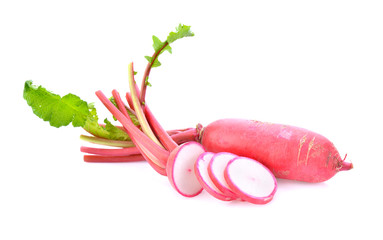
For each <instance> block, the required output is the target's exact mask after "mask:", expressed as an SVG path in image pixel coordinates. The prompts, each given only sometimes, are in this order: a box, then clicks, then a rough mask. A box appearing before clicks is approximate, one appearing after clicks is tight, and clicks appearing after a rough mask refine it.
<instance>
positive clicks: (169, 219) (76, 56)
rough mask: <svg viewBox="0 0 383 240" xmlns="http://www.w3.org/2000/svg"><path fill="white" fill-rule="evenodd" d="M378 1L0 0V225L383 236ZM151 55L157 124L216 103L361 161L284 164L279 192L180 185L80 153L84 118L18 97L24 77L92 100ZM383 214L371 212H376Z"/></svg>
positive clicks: (252, 235) (210, 234) (8, 236)
mask: <svg viewBox="0 0 383 240" xmlns="http://www.w3.org/2000/svg"><path fill="white" fill-rule="evenodd" d="M382 12H383V6H382V2H381V1H368V0H365V1H337V0H331V1H327V0H324V1H296V0H291V1H241V0H237V1H206V0H205V1H188V2H183V1H173V2H172V1H164V0H163V1H81V0H76V1H17V0H12V1H11V0H10V1H7V0H5V1H1V3H0V79H1V84H2V85H1V90H2V91H1V95H0V96H1V120H0V121H1V123H0V125H1V126H2V130H1V139H2V144H1V155H0V195H1V196H0V239H4V240H13V239H40V240H43V239H55V240H58V239H92V240H98V239H108V240H109V239H113V240H119V239H208V238H211V239H329V238H331V239H335V238H336V237H342V239H347V238H348V237H355V238H353V239H359V238H369V239H382V233H381V223H380V222H379V221H380V218H381V215H382V214H383V211H382V202H383V198H382V187H381V186H382V185H381V184H380V183H381V182H382V180H381V179H382V178H381V175H382V174H381V173H382V165H383V164H382V160H383V157H382V146H383V144H382V143H383V140H382V134H383V118H382V114H381V112H382V103H383V97H382V85H381V84H380V82H381V81H382V80H383V69H382V66H383V57H382V56H383V47H382V46H383V44H382V43H383V34H382V33H383V31H382V27H383V14H382ZM179 23H183V24H187V25H191V26H192V30H193V31H194V32H195V37H193V38H187V39H182V40H180V41H177V42H175V43H174V44H173V45H172V47H173V54H172V55H170V54H169V53H167V52H166V53H164V54H163V55H162V56H161V57H160V61H161V62H162V64H163V65H162V66H161V67H160V68H156V69H153V70H152V75H151V83H152V85H153V87H152V88H149V89H148V96H147V103H148V104H150V106H151V109H152V111H153V112H154V113H155V115H156V116H157V118H158V120H159V121H160V122H161V123H162V124H163V126H164V127H165V128H166V129H175V128H183V127H193V126H195V125H196V124H197V123H202V124H203V125H207V124H208V123H210V122H212V121H214V120H216V119H220V118H225V117H238V118H248V119H257V120H261V121H268V122H275V123H284V124H290V125H296V126H300V127H304V128H308V129H311V130H313V131H315V132H318V133H321V134H322V135H325V136H326V137H328V138H329V139H330V140H331V141H333V142H334V143H335V145H336V146H337V148H338V150H339V152H340V154H341V155H342V156H344V155H345V154H346V153H347V154H348V157H347V159H348V161H352V162H353V164H354V167H355V168H354V169H353V170H351V171H348V172H341V173H339V174H337V175H336V176H335V177H334V178H332V179H331V180H329V181H327V182H325V183H319V184H307V183H300V182H294V181H286V180H278V184H279V188H278V191H277V193H276V195H275V198H274V200H273V201H272V202H270V203H269V204H267V205H264V206H261V205H253V204H249V203H245V202H222V201H219V200H217V199H214V198H212V197H211V196H209V195H208V194H207V193H206V192H203V193H202V194H201V195H199V196H197V197H194V198H185V197H182V196H181V195H179V194H177V193H176V192H175V191H174V190H173V189H172V187H171V186H170V184H169V182H168V180H167V178H165V177H162V176H160V175H158V174H157V173H156V172H155V171H153V170H152V169H151V168H150V167H149V166H148V164H146V163H145V162H138V163H128V164H89V163H84V162H83V159H82V157H83V155H82V153H80V151H79V148H80V146H81V145H82V144H83V142H81V141H80V140H79V135H80V134H83V133H84V132H83V131H82V129H75V128H72V127H66V128H60V129H55V128H53V127H50V126H49V124H48V123H46V122H43V121H42V120H41V119H39V118H37V117H36V116H35V115H33V113H32V111H31V109H30V108H29V107H28V106H27V104H26V102H25V101H24V100H23V98H22V90H23V85H24V81H25V80H29V79H31V80H33V81H34V82H35V83H36V84H41V85H43V86H44V87H46V88H47V89H50V90H52V91H54V92H56V93H59V94H66V93H69V92H71V93H74V94H77V95H79V96H80V97H81V98H82V99H84V100H87V101H88V102H96V107H97V108H98V111H99V115H100V116H101V118H104V117H109V118H110V116H109V115H108V114H107V112H106V111H105V110H104V108H103V106H102V105H101V104H100V103H99V102H98V100H97V98H96V97H95V95H94V92H95V91H96V90H103V92H104V93H106V94H109V93H110V91H111V90H113V89H114V88H115V89H118V90H119V91H120V92H125V91H127V90H128V83H127V65H128V63H129V62H131V61H134V64H135V70H136V71H137V72H138V78H137V80H140V78H139V77H140V76H142V75H141V74H142V73H143V71H144V68H145V65H146V60H145V59H144V56H145V55H151V54H152V53H153V50H152V46H151V45H152V39H151V37H152V35H153V34H154V35H156V36H158V37H159V38H160V39H165V38H166V36H167V34H168V33H169V32H170V31H172V30H174V28H175V26H177V25H178V24H179ZM376 217H377V218H376Z"/></svg>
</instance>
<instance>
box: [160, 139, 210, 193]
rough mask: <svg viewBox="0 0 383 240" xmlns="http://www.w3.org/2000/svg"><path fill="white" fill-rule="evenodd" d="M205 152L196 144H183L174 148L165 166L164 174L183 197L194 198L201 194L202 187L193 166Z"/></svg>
mask: <svg viewBox="0 0 383 240" xmlns="http://www.w3.org/2000/svg"><path fill="white" fill-rule="evenodd" d="M204 152H205V149H204V148H203V147H202V145H201V144H199V143H197V142H188V143H184V144H182V145H180V146H178V147H177V148H175V149H174V150H173V151H172V152H171V154H170V156H169V160H168V163H167V165H166V173H167V175H168V178H169V181H170V183H171V185H172V186H173V187H174V188H175V189H176V191H177V192H179V193H180V194H181V195H183V196H185V197H194V196H196V195H198V194H199V193H201V191H202V187H201V184H200V183H199V181H198V179H197V177H196V174H195V172H194V164H195V162H196V160H197V159H198V157H199V156H200V155H201V154H202V153H204Z"/></svg>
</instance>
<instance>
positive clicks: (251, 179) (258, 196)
mask: <svg viewBox="0 0 383 240" xmlns="http://www.w3.org/2000/svg"><path fill="white" fill-rule="evenodd" d="M224 177H225V180H226V182H227V183H228V185H229V187H230V188H231V189H232V190H233V191H234V192H235V193H236V194H237V195H238V196H239V197H240V198H242V199H243V200H245V201H248V202H251V203H255V204H265V203H268V202H270V201H271V200H272V199H273V196H274V194H275V192H276V190H277V181H276V179H275V176H274V175H273V174H272V173H271V171H270V170H269V169H268V168H266V167H265V166H264V165H262V164H261V163H259V162H258V161H256V160H254V159H251V158H246V157H238V158H234V159H232V160H230V161H229V163H228V164H227V167H226V169H225V171H224Z"/></svg>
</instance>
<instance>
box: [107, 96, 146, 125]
mask: <svg viewBox="0 0 383 240" xmlns="http://www.w3.org/2000/svg"><path fill="white" fill-rule="evenodd" d="M109 100H110V101H111V102H112V103H113V105H114V106H116V108H118V106H117V103H116V100H114V97H110V98H109ZM125 109H126V111H127V112H128V115H129V117H130V119H131V120H132V122H133V124H134V125H136V126H139V125H140V122H139V121H138V119H137V117H136V116H135V115H134V114H133V113H132V112H131V111H130V109H129V108H125ZM113 118H114V116H113ZM115 121H117V119H115Z"/></svg>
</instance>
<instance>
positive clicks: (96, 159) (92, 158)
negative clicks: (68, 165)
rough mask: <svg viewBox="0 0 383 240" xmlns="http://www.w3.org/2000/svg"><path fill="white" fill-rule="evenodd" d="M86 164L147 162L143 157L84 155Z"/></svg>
mask: <svg viewBox="0 0 383 240" xmlns="http://www.w3.org/2000/svg"><path fill="white" fill-rule="evenodd" d="M84 161H85V162H93V163H112V162H113V163H118V162H138V161H145V159H144V158H143V157H142V155H138V154H137V155H130V156H116V157H111V156H98V155H84Z"/></svg>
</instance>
